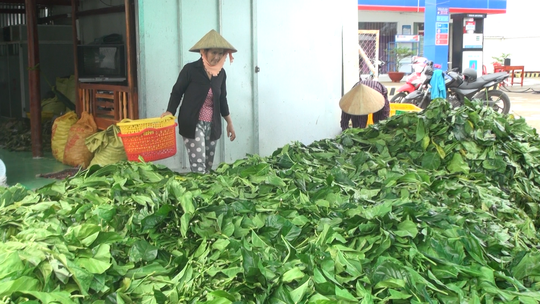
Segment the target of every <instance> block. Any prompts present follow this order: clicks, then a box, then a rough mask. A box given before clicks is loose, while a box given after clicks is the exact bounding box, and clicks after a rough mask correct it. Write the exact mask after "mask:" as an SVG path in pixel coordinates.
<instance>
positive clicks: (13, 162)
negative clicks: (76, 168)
mask: <svg viewBox="0 0 540 304" xmlns="http://www.w3.org/2000/svg"><path fill="white" fill-rule="evenodd" d="M0 159H1V160H2V162H3V163H4V164H5V166H6V177H7V184H8V186H14V185H16V184H21V185H23V186H25V187H26V188H28V189H37V188H40V187H42V186H44V185H47V184H50V183H53V182H54V181H55V180H54V179H48V178H42V177H37V175H39V174H46V173H53V172H59V171H62V170H64V169H67V168H73V167H70V166H66V165H64V164H62V163H61V162H59V161H57V160H56V159H55V158H54V157H53V156H52V154H51V152H46V153H44V155H43V157H42V158H33V157H32V152H10V151H7V150H4V149H0Z"/></svg>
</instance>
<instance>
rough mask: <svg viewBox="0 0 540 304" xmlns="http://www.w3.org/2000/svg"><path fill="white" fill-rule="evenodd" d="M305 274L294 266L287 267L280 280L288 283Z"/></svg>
mask: <svg viewBox="0 0 540 304" xmlns="http://www.w3.org/2000/svg"><path fill="white" fill-rule="evenodd" d="M304 276H305V274H304V273H303V272H302V270H300V268H298V267H294V268H292V269H289V270H288V271H287V272H285V273H284V274H283V276H282V278H281V279H282V280H283V282H285V283H289V282H292V281H297V280H299V279H301V278H303V277H304Z"/></svg>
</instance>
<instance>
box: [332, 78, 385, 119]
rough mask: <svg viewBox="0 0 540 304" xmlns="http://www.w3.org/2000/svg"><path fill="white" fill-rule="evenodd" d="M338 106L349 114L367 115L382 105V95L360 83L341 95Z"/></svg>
mask: <svg viewBox="0 0 540 304" xmlns="http://www.w3.org/2000/svg"><path fill="white" fill-rule="evenodd" d="M339 107H340V108H341V109H342V110H343V112H345V113H347V114H351V115H367V114H371V113H375V112H377V111H379V110H380V109H382V108H383V107H384V97H383V95H382V94H381V93H379V92H377V91H376V90H374V89H372V88H370V87H368V86H367V85H363V84H361V83H359V84H357V85H356V86H354V87H353V88H352V89H351V90H350V91H349V92H347V94H345V95H343V97H341V100H340V101H339Z"/></svg>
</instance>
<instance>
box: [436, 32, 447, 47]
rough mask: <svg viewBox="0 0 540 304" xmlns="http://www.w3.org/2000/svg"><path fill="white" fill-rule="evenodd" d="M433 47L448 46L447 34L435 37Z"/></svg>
mask: <svg viewBox="0 0 540 304" xmlns="http://www.w3.org/2000/svg"><path fill="white" fill-rule="evenodd" d="M435 45H448V34H439V33H437V34H436V35H435Z"/></svg>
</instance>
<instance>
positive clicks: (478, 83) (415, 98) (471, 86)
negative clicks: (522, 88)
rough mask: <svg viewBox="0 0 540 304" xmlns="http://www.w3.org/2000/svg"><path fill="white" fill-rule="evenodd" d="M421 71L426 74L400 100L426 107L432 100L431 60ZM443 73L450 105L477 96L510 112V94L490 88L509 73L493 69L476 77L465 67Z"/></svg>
mask: <svg viewBox="0 0 540 304" xmlns="http://www.w3.org/2000/svg"><path fill="white" fill-rule="evenodd" d="M424 74H425V76H426V78H425V80H424V82H423V83H422V85H421V86H420V87H419V88H418V89H417V90H416V91H414V92H413V93H411V94H409V95H407V96H406V97H405V98H404V99H403V101H402V102H403V103H411V104H414V105H416V106H418V107H420V108H422V109H425V108H427V106H428V105H429V103H430V102H431V86H430V82H431V76H432V75H433V63H432V62H430V63H429V64H428V66H426V70H425V72H424ZM444 76H445V87H446V100H447V101H448V102H449V103H450V104H451V105H452V107H454V108H455V107H459V106H462V105H463V103H464V101H465V98H467V99H469V100H479V101H481V102H482V103H484V104H485V105H487V106H489V107H491V108H493V109H494V110H495V111H497V112H500V113H502V114H508V113H509V112H510V98H509V97H508V95H506V94H505V93H504V92H502V91H500V90H497V89H490V88H492V87H495V86H496V85H497V84H499V83H502V82H504V81H505V80H506V79H507V78H508V77H509V74H508V73H506V72H501V73H493V74H488V75H484V76H481V77H477V72H476V70H474V69H470V68H468V69H465V70H464V71H463V74H460V73H458V72H457V71H456V69H453V70H450V71H447V72H446V73H444Z"/></svg>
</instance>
